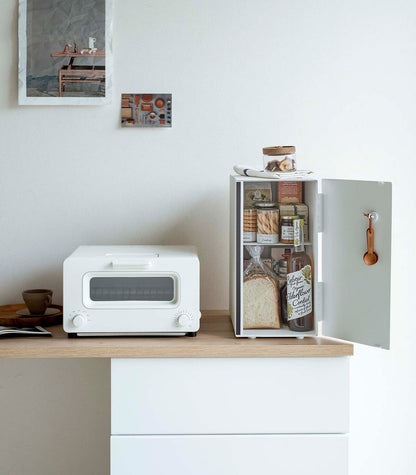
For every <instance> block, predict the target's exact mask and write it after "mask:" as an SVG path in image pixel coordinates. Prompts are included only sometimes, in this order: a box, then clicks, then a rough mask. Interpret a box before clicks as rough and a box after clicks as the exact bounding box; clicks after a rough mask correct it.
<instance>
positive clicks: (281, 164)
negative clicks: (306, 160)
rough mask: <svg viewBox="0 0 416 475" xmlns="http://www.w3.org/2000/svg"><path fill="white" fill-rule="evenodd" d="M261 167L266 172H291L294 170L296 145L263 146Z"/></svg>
mask: <svg viewBox="0 0 416 475" xmlns="http://www.w3.org/2000/svg"><path fill="white" fill-rule="evenodd" d="M263 167H264V169H265V170H266V171H268V172H293V171H295V170H296V147H295V146H294V145H283V146H277V147H264V148H263Z"/></svg>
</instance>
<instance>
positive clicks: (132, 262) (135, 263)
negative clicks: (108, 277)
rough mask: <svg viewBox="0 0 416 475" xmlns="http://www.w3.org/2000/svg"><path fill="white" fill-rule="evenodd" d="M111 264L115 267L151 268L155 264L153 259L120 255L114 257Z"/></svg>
mask: <svg viewBox="0 0 416 475" xmlns="http://www.w3.org/2000/svg"><path fill="white" fill-rule="evenodd" d="M111 264H112V266H113V269H140V270H145V269H150V268H151V267H152V265H153V259H139V258H136V259H135V258H131V257H125V258H122V257H119V258H116V259H114V258H113V259H112V261H111Z"/></svg>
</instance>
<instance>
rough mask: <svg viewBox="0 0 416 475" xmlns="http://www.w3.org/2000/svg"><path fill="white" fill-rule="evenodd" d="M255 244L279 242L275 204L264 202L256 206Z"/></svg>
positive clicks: (277, 214)
mask: <svg viewBox="0 0 416 475" xmlns="http://www.w3.org/2000/svg"><path fill="white" fill-rule="evenodd" d="M256 208H257V242H258V243H261V244H276V243H277V242H279V209H278V207H277V203H273V202H271V201H264V202H261V203H257V204H256Z"/></svg>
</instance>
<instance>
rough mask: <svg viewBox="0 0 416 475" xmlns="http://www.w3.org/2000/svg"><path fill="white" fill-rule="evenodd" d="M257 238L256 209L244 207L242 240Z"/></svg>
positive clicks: (247, 240)
mask: <svg viewBox="0 0 416 475" xmlns="http://www.w3.org/2000/svg"><path fill="white" fill-rule="evenodd" d="M256 239H257V210H256V209H253V208H245V209H244V219H243V241H244V242H256Z"/></svg>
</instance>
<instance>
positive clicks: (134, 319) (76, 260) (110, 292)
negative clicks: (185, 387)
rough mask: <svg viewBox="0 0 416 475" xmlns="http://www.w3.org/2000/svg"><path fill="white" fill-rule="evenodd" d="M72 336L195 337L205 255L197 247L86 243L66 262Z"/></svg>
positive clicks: (66, 305)
mask: <svg viewBox="0 0 416 475" xmlns="http://www.w3.org/2000/svg"><path fill="white" fill-rule="evenodd" d="M63 300H64V317H63V325H64V330H65V331H66V332H68V336H94V335H188V336H195V335H196V332H197V331H198V330H199V321H200V317H201V313H200V309H199V259H198V255H197V251H196V248H194V247H192V246H80V247H79V248H78V249H77V250H76V251H75V252H74V253H73V254H71V255H70V256H69V257H68V258H67V259H66V260H65V262H64V299H63Z"/></svg>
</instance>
